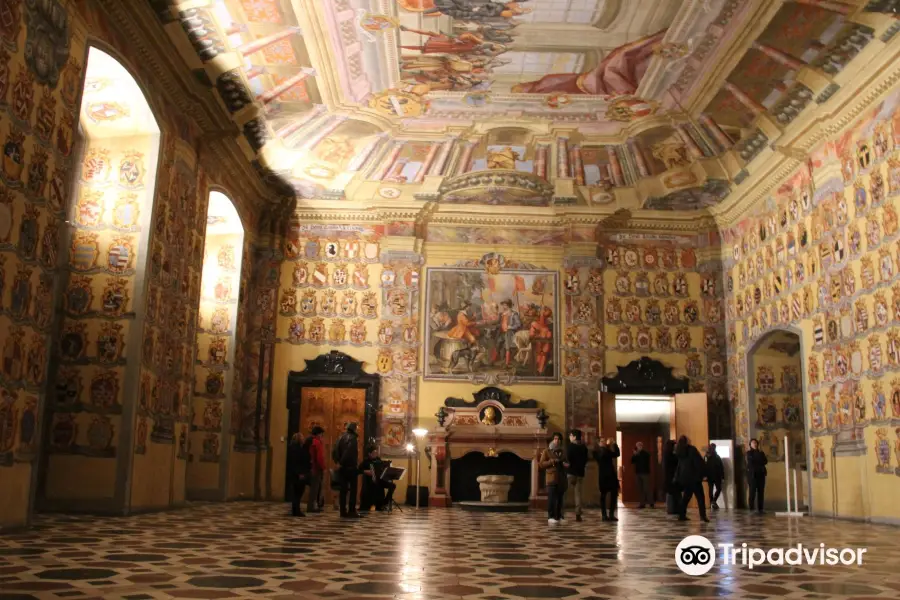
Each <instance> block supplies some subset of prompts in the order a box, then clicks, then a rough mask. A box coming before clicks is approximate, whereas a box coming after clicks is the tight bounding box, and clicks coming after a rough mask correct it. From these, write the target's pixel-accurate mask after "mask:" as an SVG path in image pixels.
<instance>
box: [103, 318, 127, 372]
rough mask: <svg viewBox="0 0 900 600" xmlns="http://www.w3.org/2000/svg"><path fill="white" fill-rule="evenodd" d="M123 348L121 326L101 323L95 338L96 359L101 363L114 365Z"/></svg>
mask: <svg viewBox="0 0 900 600" xmlns="http://www.w3.org/2000/svg"><path fill="white" fill-rule="evenodd" d="M123 346H124V340H123V337H122V325H121V324H119V323H103V324H102V325H101V329H100V335H99V336H98V337H97V358H98V359H99V360H100V361H102V362H106V363H114V362H116V361H118V360H119V358H120V356H121V355H122V348H123Z"/></svg>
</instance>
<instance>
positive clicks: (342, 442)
mask: <svg viewBox="0 0 900 600" xmlns="http://www.w3.org/2000/svg"><path fill="white" fill-rule="evenodd" d="M356 428H357V425H356V423H348V424H347V430H346V431H345V432H344V433H343V435H341V437H340V439H338V442H337V444H335V446H334V450H333V451H332V454H331V457H332V459H333V460H334V462H335V463H336V464H337V465H338V476H339V479H340V484H341V492H340V503H341V508H340V510H341V517H344V518H354V517H359V516H360V514H359V513H358V512H357V511H356V496H357V485H358V478H359V469H358V465H357V462H356V461H357V458H358V456H359V436H358V435H357V433H356Z"/></svg>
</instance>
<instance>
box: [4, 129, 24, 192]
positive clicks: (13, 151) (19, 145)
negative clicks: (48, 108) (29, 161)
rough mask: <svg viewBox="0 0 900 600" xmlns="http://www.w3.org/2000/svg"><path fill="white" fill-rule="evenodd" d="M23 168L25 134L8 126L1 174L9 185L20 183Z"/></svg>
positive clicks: (16, 185)
mask: <svg viewBox="0 0 900 600" xmlns="http://www.w3.org/2000/svg"><path fill="white" fill-rule="evenodd" d="M24 169H25V134H24V133H22V132H21V131H18V130H16V129H14V128H10V130H9V135H8V136H7V137H6V143H5V144H3V175H4V177H5V179H6V183H7V184H8V185H10V186H11V187H18V186H19V185H21V183H22V180H21V178H22V171H23V170H24Z"/></svg>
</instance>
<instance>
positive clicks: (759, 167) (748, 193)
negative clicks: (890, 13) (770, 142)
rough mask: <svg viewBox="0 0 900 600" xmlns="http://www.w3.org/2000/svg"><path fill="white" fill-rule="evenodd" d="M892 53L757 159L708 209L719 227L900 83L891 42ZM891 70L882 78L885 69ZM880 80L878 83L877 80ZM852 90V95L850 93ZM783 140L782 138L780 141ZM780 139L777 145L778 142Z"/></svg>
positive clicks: (897, 52)
mask: <svg viewBox="0 0 900 600" xmlns="http://www.w3.org/2000/svg"><path fill="white" fill-rule="evenodd" d="M892 46H893V48H892V50H893V51H892V52H890V53H883V54H886V55H887V56H885V57H884V59H883V60H884V62H883V63H882V64H883V65H885V66H884V67H883V68H881V69H879V70H878V71H876V72H875V73H874V74H873V75H871V76H870V77H868V78H867V79H866V80H865V81H863V82H861V83H860V84H859V85H855V86H844V87H843V88H842V89H841V90H840V93H839V94H837V95H836V96H835V98H833V99H832V100H834V99H836V98H840V99H842V100H843V102H842V103H841V104H840V105H838V106H836V107H835V109H834V110H832V111H830V112H829V113H827V114H820V115H818V116H816V117H815V119H814V121H813V122H812V124H811V125H808V126H807V128H806V129H805V130H804V131H801V132H798V134H796V136H795V138H794V140H792V141H791V142H789V143H787V144H785V145H784V146H781V145H778V146H776V147H775V148H774V149H775V153H771V154H770V155H769V156H767V157H765V160H762V159H760V160H759V161H757V162H758V164H755V167H756V168H754V169H752V170H751V173H750V176H749V177H747V178H746V180H745V181H743V182H742V183H741V184H740V185H739V186H736V188H735V192H733V193H732V194H731V196H729V197H728V198H726V199H725V200H723V202H722V203H721V204H719V205H718V206H716V207H713V208H712V209H710V212H711V213H713V215H714V216H715V218H716V221H717V222H718V223H719V225H720V227H722V228H726V227H730V226H732V225H734V224H736V223H737V222H739V221H740V220H741V219H742V218H743V217H744V216H745V215H747V214H748V213H750V212H752V211H753V210H755V209H756V207H757V206H759V202H760V201H762V200H763V199H764V198H766V197H767V196H768V195H769V194H770V193H771V191H772V190H773V189H777V187H778V186H780V185H781V184H782V183H783V182H784V181H785V180H786V179H787V178H788V177H789V176H790V175H791V174H792V173H793V172H794V171H795V170H796V169H797V168H798V167H800V166H801V165H802V164H803V162H804V160H805V158H806V157H808V156H809V155H810V154H811V153H812V152H813V151H814V150H815V149H816V148H817V147H818V146H819V145H820V144H822V143H823V142H826V141H828V140H829V139H833V138H835V137H837V136H838V135H839V134H841V133H843V132H844V131H845V130H846V129H847V128H849V127H851V126H852V125H854V124H855V122H856V121H857V120H858V119H859V118H860V117H861V116H862V115H863V114H864V113H865V112H866V111H868V110H870V109H872V108H873V107H874V105H876V104H877V103H878V102H881V101H882V100H883V99H884V97H885V96H886V95H887V93H888V92H889V91H891V90H892V89H893V88H895V87H896V86H897V84H898V83H900V67H898V66H897V65H898V64H900V61H898V60H896V59H897V58H898V57H900V44H898V43H896V41H894V42H892ZM891 67H892V70H891V71H889V72H888V73H887V74H885V71H886V70H887V68H891ZM879 77H880V79H879ZM854 90H855V91H854ZM781 139H783V136H782V138H781ZM781 139H780V140H779V141H781Z"/></svg>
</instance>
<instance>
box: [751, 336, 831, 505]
mask: <svg viewBox="0 0 900 600" xmlns="http://www.w3.org/2000/svg"><path fill="white" fill-rule="evenodd" d="M801 348H802V340H801V337H800V335H799V334H798V333H797V332H794V331H788V330H776V331H772V332H770V333H769V334H767V335H765V336H763V337H762V339H760V340H759V342H757V343H756V345H755V346H754V347H753V349H752V350H751V351H750V352H749V353H748V355H747V362H748V369H747V375H748V378H749V381H748V382H747V383H748V390H749V400H750V437H751V438H756V439H757V440H758V441H759V449H760V450H762V451H763V452H764V453H765V454H766V458H767V459H768V465H766V470H767V472H768V475H767V477H766V486H765V505H766V508H769V509H773V510H784V509H785V507H786V502H787V493H788V481H790V486H791V490H790V491H791V499H792V500H791V503H792V506H793V503H794V500H793V498H794V479H795V477H794V471H796V472H797V473H796V482H797V488H798V490H799V492H800V497H799V505H800V506H801V507H808V506H810V477H809V467H810V465H809V458H808V457H809V455H810V447H809V436H808V433H807V429H806V425H805V422H806V417H805V415H808V414H809V412H808V410H807V408H806V407H807V401H806V398H805V394H806V390H805V387H804V380H803V364H804V363H803V359H802V356H801ZM785 439H786V440H787V446H786V447H787V451H785ZM744 452H746V448H744ZM813 455H815V450H814V449H813ZM813 463H815V456H814V458H813ZM786 476H787V478H786ZM745 491H746V490H745ZM751 508H752V507H751ZM792 510H793V509H792Z"/></svg>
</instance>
